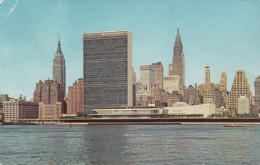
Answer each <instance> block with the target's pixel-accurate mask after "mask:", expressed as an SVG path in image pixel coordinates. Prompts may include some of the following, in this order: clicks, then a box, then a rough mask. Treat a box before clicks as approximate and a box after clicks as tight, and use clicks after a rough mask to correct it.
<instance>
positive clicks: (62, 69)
mask: <svg viewBox="0 0 260 165" xmlns="http://www.w3.org/2000/svg"><path fill="white" fill-rule="evenodd" d="M52 76H53V77H52V78H53V80H57V82H58V83H60V84H63V86H64V96H66V66H65V59H64V56H63V54H62V51H61V45H60V39H59V41H58V47H57V51H56V53H55V56H54V59H53V71H52Z"/></svg>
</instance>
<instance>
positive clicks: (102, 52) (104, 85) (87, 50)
mask: <svg viewBox="0 0 260 165" xmlns="http://www.w3.org/2000/svg"><path fill="white" fill-rule="evenodd" d="M83 47H84V52H83V54H84V67H83V74H84V110H85V112H86V113H87V114H89V113H91V110H93V109H95V108H100V107H118V106H132V104H133V96H132V95H133V91H132V88H133V85H132V83H133V81H132V73H133V72H132V33H131V32H130V31H114V32H100V33H87V34H84V42H83Z"/></svg>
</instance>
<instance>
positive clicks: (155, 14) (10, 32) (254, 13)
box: [0, 0, 260, 99]
mask: <svg viewBox="0 0 260 165" xmlns="http://www.w3.org/2000/svg"><path fill="white" fill-rule="evenodd" d="M178 27H179V28H180V35H181V38H182V43H183V47H184V55H185V67H186V68H185V70H186V73H185V74H186V86H188V85H190V84H192V85H194V84H195V83H196V82H197V83H198V84H200V83H204V72H205V71H204V68H205V66H206V65H209V66H210V69H211V81H212V82H215V83H219V80H220V75H221V71H222V70H226V71H227V76H228V88H229V89H230V88H231V85H232V83H233V79H234V76H235V73H236V70H238V69H244V70H245V71H246V74H247V77H248V80H249V83H250V87H251V90H252V91H253V93H254V85H253V82H254V80H255V78H256V77H257V76H259V75H260V1H252V0H250V1H249V0H196V1H195V0H77V1H75V0H63V1H62V0H37V1H36V0H0V93H1V94H3V93H6V94H9V95H10V96H11V97H14V98H18V96H19V95H20V94H23V95H25V96H27V98H28V99H31V98H32V96H33V92H34V89H35V85H36V83H37V82H38V81H39V80H46V79H48V78H50V79H51V78H52V63H53V58H54V54H55V52H56V49H57V40H58V33H59V32H60V36H61V37H60V38H61V47H62V52H63V54H64V56H65V59H66V67H67V86H70V85H72V83H73V82H74V81H75V80H77V79H78V78H80V77H82V75H83V33H90V32H102V31H117V30H129V31H131V32H132V33H133V66H134V68H135V71H136V72H137V76H138V77H139V67H140V65H142V64H151V63H153V62H158V61H162V63H163V65H164V75H168V65H169V64H170V63H172V55H173V45H174V41H175V37H176V33H177V28H178Z"/></svg>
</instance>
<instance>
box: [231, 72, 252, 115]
mask: <svg viewBox="0 0 260 165" xmlns="http://www.w3.org/2000/svg"><path fill="white" fill-rule="evenodd" d="M240 95H242V96H246V97H247V98H248V99H249V105H250V104H253V105H254V101H253V97H252V92H251V90H250V85H249V84H248V82H247V77H246V72H245V71H244V70H237V72H236V76H235V78H234V82H233V84H232V88H231V91H230V94H229V98H228V105H227V108H228V109H229V110H232V109H233V110H235V111H237V110H238V98H239V96H240ZM249 105H248V108H249Z"/></svg>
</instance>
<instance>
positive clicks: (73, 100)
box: [66, 79, 84, 114]
mask: <svg viewBox="0 0 260 165" xmlns="http://www.w3.org/2000/svg"><path fill="white" fill-rule="evenodd" d="M66 103H67V114H77V113H78V112H81V113H83V112H84V80H83V79H78V81H76V82H75V83H73V86H69V90H68V96H67V100H66Z"/></svg>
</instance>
